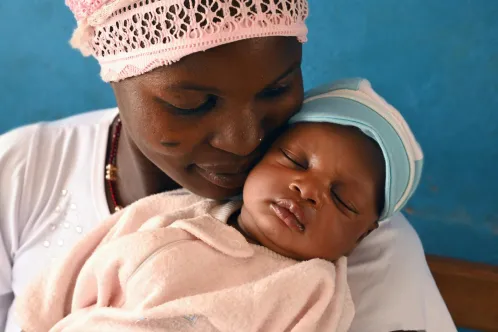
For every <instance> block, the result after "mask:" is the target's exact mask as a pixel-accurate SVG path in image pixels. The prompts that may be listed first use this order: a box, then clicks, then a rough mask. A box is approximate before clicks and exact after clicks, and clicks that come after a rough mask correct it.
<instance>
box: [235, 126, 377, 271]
mask: <svg viewBox="0 0 498 332" xmlns="http://www.w3.org/2000/svg"><path fill="white" fill-rule="evenodd" d="M383 197H384V159H383V156H382V152H381V150H380V147H379V146H378V145H377V144H376V143H375V142H374V141H372V140H371V139H370V138H368V137H367V136H366V135H364V134H363V133H362V132H361V131H360V130H358V129H356V128H353V127H345V126H340V125H335V124H329V123H303V124H298V125H296V126H294V127H292V128H291V129H289V130H288V131H287V132H285V133H284V134H283V135H282V137H280V138H279V139H278V140H277V141H276V142H275V144H274V145H273V146H272V147H271V149H270V150H269V151H268V153H267V154H266V155H265V157H264V158H263V160H262V161H261V162H260V163H259V164H258V165H257V166H256V167H255V168H254V170H253V171H252V172H251V173H250V174H249V177H248V179H247V181H246V184H245V186H244V206H243V207H242V211H241V217H240V219H239V227H240V228H241V229H242V231H243V232H244V233H246V234H247V235H248V236H249V237H251V238H253V239H254V240H255V241H257V242H259V243H260V244H261V245H264V246H265V247H267V248H269V249H271V250H273V251H275V252H278V253H280V254H282V255H284V256H287V257H291V258H294V259H298V260H307V259H312V258H323V259H327V260H331V261H333V260H336V259H338V258H339V257H341V256H343V255H347V254H348V253H349V252H350V251H351V250H353V249H354V247H355V246H356V244H357V243H358V242H359V241H360V240H361V239H362V238H363V237H364V236H365V235H366V234H368V233H369V232H370V231H372V230H373V229H374V228H375V227H376V221H377V220H378V218H379V214H380V212H381V211H380V210H381V209H382V206H381V205H382V204H383Z"/></svg>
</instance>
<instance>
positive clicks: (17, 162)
mask: <svg viewBox="0 0 498 332" xmlns="http://www.w3.org/2000/svg"><path fill="white" fill-rule="evenodd" d="M32 132H33V127H24V128H20V129H16V130H13V131H11V132H8V133H6V134H3V135H1V136H0V186H1V188H0V331H3V330H4V329H5V325H6V321H7V314H8V311H9V309H10V306H11V305H12V301H13V300H14V294H13V290H12V278H13V277H12V265H13V260H14V256H15V253H16V251H17V250H18V249H19V247H20V243H19V242H20V239H21V234H22V231H23V228H24V225H25V224H26V220H27V218H28V217H29V216H28V215H23V211H22V210H21V208H20V207H21V201H22V199H23V191H24V173H25V166H26V158H27V154H28V152H29V145H30V138H31V136H32V135H31V133H32Z"/></svg>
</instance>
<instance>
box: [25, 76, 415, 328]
mask: <svg viewBox="0 0 498 332" xmlns="http://www.w3.org/2000/svg"><path fill="white" fill-rule="evenodd" d="M422 160H423V156H422V152H421V150H420V147H419V145H418V144H417V142H416V141H415V139H414V137H413V135H412V133H411V131H410V129H409V128H408V126H407V124H406V122H405V121H404V120H403V118H402V116H401V115H400V114H399V113H398V112H397V111H396V110H395V109H394V108H393V107H392V106H390V105H389V104H387V103H386V102H385V101H384V100H383V99H382V98H381V97H379V96H378V95H377V94H376V93H375V92H374V91H373V90H372V89H371V86H370V84H369V82H368V81H366V80H359V79H351V80H343V81H339V82H335V83H334V84H331V85H328V86H323V87H320V88H317V89H314V90H312V91H311V92H310V93H309V94H308V96H307V98H306V100H305V103H304V106H303V109H302V110H301V111H300V112H299V113H298V114H297V115H296V116H294V117H293V118H292V119H291V121H290V126H289V128H287V130H286V131H285V132H284V133H283V134H282V135H281V137H280V138H279V139H278V140H277V141H276V142H275V143H274V144H273V145H272V147H271V148H270V149H269V151H268V152H267V153H266V154H265V156H264V158H263V159H262V160H261V161H260V162H259V164H258V165H257V166H256V167H255V168H254V169H253V170H252V171H251V173H250V174H249V176H248V178H247V181H246V184H245V186H244V191H243V198H244V200H243V201H244V204H243V205H242V203H241V202H239V201H235V200H234V201H230V202H225V203H220V202H216V201H213V200H209V199H204V198H201V197H198V196H196V195H193V194H191V193H188V192H186V191H185V190H178V191H174V192H170V193H164V194H158V195H155V196H151V197H148V198H144V199H142V200H140V201H138V202H136V203H134V204H133V205H131V206H129V207H127V208H126V209H124V210H122V211H119V212H118V213H115V214H114V215H112V216H111V217H110V218H109V219H108V220H106V221H105V222H103V223H102V224H101V225H100V226H99V227H98V228H97V229H95V230H94V231H93V232H91V233H90V234H89V235H88V236H87V237H85V238H84V239H83V240H82V241H81V242H80V243H78V244H77V245H76V246H75V247H74V248H73V249H72V250H71V251H70V253H69V255H68V256H67V257H65V258H64V259H62V260H61V261H59V262H58V263H57V264H56V265H54V266H51V267H50V269H48V270H47V271H46V272H45V273H44V274H42V275H41V276H40V278H39V279H37V280H36V281H35V282H34V283H32V284H31V285H30V287H28V289H27V291H26V293H25V294H24V295H23V296H21V297H20V298H19V299H18V301H17V313H18V315H17V316H18V323H19V325H20V326H22V327H23V328H24V331H25V332H38V331H130V332H132V331H133V332H134V331H181V332H183V331H203V332H209V331H264V332H266V331H270V332H273V331H279V332H280V331H306V332H309V331H347V330H348V328H349V326H350V324H351V321H352V318H353V315H354V306H353V303H352V300H351V295H350V292H349V288H348V285H347V271H346V269H347V262H346V256H347V255H348V253H350V252H351V251H352V250H353V249H354V248H355V246H356V245H357V244H358V243H359V242H360V241H361V240H362V239H364V238H365V237H366V236H367V235H368V234H369V233H370V232H372V231H373V230H375V228H377V226H378V223H379V222H382V221H383V220H385V219H387V218H389V217H390V216H392V215H393V214H394V213H395V212H397V211H399V210H400V209H401V208H402V207H403V206H404V205H405V203H406V202H407V200H408V199H409V198H410V197H411V195H412V194H413V192H414V190H415V189H416V187H417V185H418V181H419V178H420V174H421V169H422ZM166 195H167V196H169V197H168V199H167V200H165V199H164V197H165V196H166Z"/></svg>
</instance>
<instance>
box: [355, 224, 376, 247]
mask: <svg viewBox="0 0 498 332" xmlns="http://www.w3.org/2000/svg"><path fill="white" fill-rule="evenodd" d="M377 228H379V222H378V221H376V222H375V223H373V224H372V225H371V226H370V227H369V228H368V229H367V230H366V232H365V233H363V234H362V235H361V236H360V238H359V239H358V241H356V243H360V242H361V241H363V239H364V238H366V237H367V236H368V235H370V233H372V232H373V231H375V230H376V229H377Z"/></svg>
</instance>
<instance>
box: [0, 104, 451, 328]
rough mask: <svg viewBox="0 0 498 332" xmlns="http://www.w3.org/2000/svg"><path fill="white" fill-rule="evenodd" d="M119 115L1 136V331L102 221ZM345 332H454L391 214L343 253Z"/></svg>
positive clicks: (419, 258) (415, 246) (410, 237)
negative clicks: (29, 288) (52, 267)
mask: <svg viewBox="0 0 498 332" xmlns="http://www.w3.org/2000/svg"><path fill="white" fill-rule="evenodd" d="M116 114H117V109H111V110H104V111H99V112H92V113H86V114H82V115H78V116H73V117H70V118H67V119H64V120H61V121H56V122H50V123H40V124H35V125H30V126H26V127H22V128H19V129H16V130H14V131H11V132H9V133H7V134H4V135H2V136H0V186H1V187H0V331H2V330H3V328H4V326H5V331H6V332H18V331H20V329H19V327H17V326H16V323H15V318H14V313H13V310H11V309H10V308H12V302H13V299H14V297H15V295H17V294H20V293H21V292H22V291H23V289H24V288H25V287H26V284H27V283H29V281H30V280H31V279H32V278H33V276H34V275H35V274H37V273H39V271H40V269H42V268H43V267H45V266H47V265H48V264H50V262H51V261H52V259H53V258H55V257H59V256H60V255H61V254H63V253H65V252H66V251H67V250H68V249H69V248H70V247H71V246H72V245H74V243H75V242H76V241H78V240H79V239H80V238H81V236H82V235H83V234H85V233H87V232H88V231H89V230H90V229H92V228H94V227H95V226H96V225H97V224H98V223H99V222H100V221H101V220H103V219H104V218H106V217H108V216H109V214H110V213H109V208H108V206H107V202H106V196H105V188H104V168H105V154H106V148H107V146H106V145H107V138H108V131H109V126H110V124H111V121H112V119H113V118H114V117H115V115H116ZM348 263H349V265H348V279H349V285H350V287H351V292H352V295H353V300H354V302H355V307H356V317H355V319H354V321H353V325H352V327H351V330H350V331H352V332H369V331H372V332H384V331H396V330H416V331H419V330H425V331H428V332H456V328H455V326H454V324H453V323H452V321H451V318H450V316H449V313H448V311H447V309H446V306H445V304H444V303H443V301H442V299H441V296H440V294H439V292H438V290H437V288H436V285H435V283H434V280H433V279H432V277H431V275H430V272H429V270H428V267H427V263H426V261H425V257H424V253H423V249H422V246H421V243H420V240H419V238H418V237H417V235H416V233H415V231H414V230H413V228H412V227H411V226H410V225H409V223H408V222H407V221H406V219H405V218H404V217H403V216H402V215H401V214H399V215H397V216H395V217H394V218H392V219H391V220H390V221H387V222H384V223H383V224H382V225H381V227H380V228H379V229H378V230H376V231H375V232H373V233H372V234H371V235H370V236H368V237H367V238H366V239H365V240H364V241H363V242H362V244H361V245H360V246H359V247H358V248H357V249H356V250H355V252H354V253H353V254H352V255H351V256H350V258H349V261H348Z"/></svg>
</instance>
